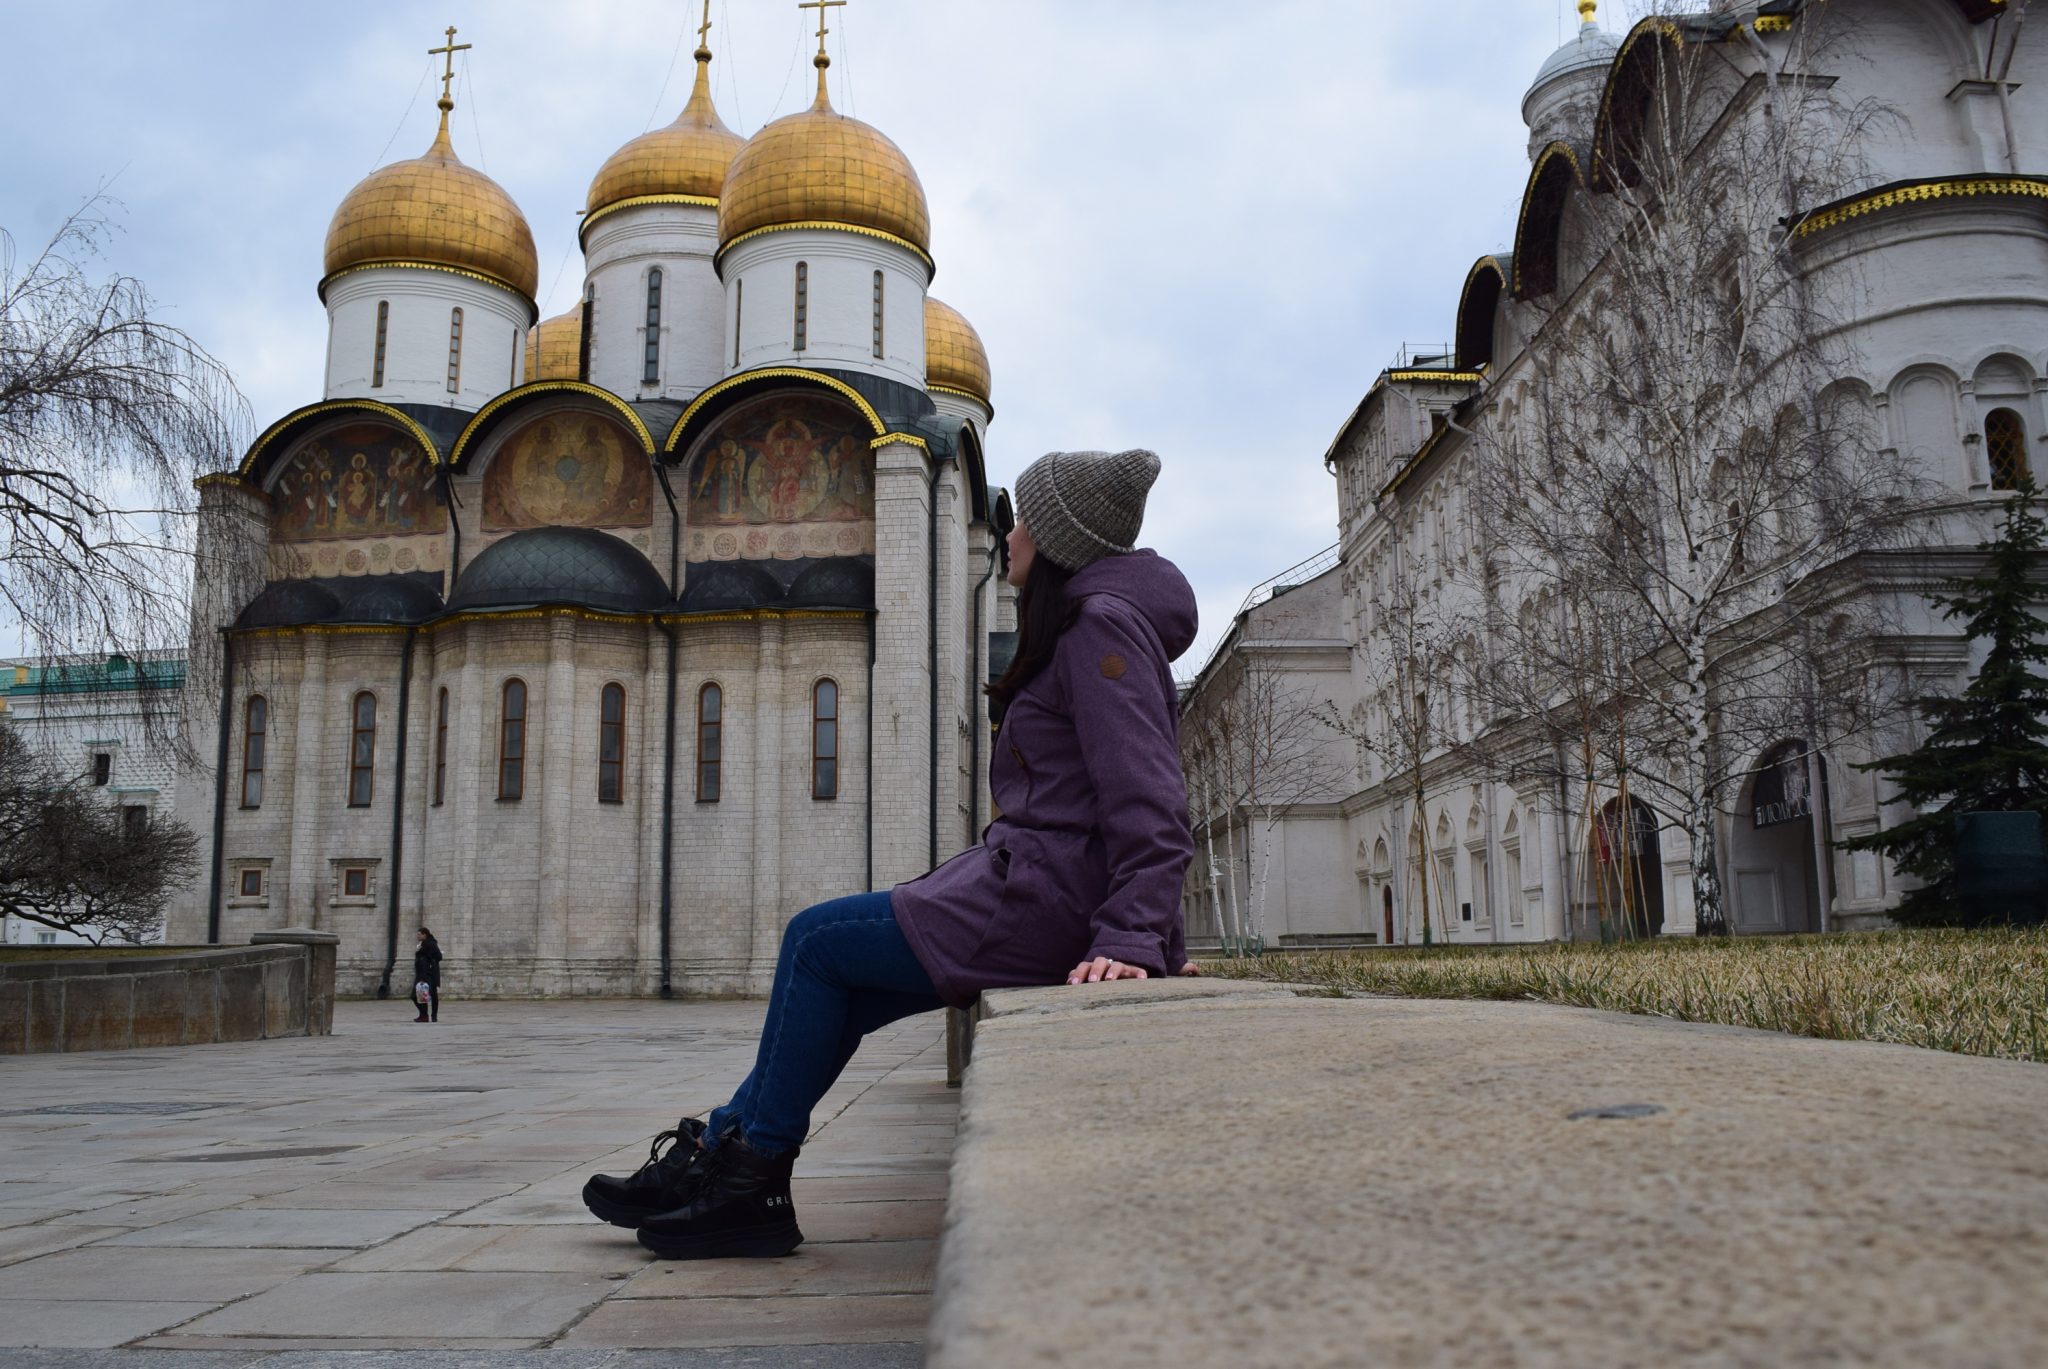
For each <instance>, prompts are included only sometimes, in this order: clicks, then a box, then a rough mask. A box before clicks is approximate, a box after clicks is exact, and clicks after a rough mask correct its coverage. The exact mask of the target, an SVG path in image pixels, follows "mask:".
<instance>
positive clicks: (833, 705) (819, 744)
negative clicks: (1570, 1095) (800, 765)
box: [811, 680, 839, 799]
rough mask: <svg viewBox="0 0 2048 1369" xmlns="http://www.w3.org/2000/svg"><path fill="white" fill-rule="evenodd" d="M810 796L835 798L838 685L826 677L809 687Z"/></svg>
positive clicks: (837, 783) (836, 790)
mask: <svg viewBox="0 0 2048 1369" xmlns="http://www.w3.org/2000/svg"><path fill="white" fill-rule="evenodd" d="M811 797H812V798H814V799H836V798H838V797H839V686H838V685H836V684H834V683H833V682H832V681H830V680H820V681H818V683H817V686H816V688H814V689H812V690H811Z"/></svg>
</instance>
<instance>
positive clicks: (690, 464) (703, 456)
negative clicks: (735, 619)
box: [677, 381, 882, 570]
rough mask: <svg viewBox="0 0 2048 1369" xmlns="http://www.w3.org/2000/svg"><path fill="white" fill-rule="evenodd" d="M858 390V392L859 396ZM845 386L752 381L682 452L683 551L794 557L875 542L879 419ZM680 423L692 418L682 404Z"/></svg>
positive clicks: (713, 556)
mask: <svg viewBox="0 0 2048 1369" xmlns="http://www.w3.org/2000/svg"><path fill="white" fill-rule="evenodd" d="M854 398H855V399H858V396H857V395H856V396H854ZM873 412H874V411H873V410H872V409H871V408H868V407H867V406H866V405H865V404H860V405H856V404H854V403H852V402H850V401H849V400H848V398H847V396H846V394H844V393H842V392H841V388H840V387H821V386H817V385H810V384H797V385H792V384H790V383H788V382H787V381H785V382H783V383H782V384H781V385H780V386H765V387H749V388H748V389H747V390H746V391H745V393H744V394H743V395H742V396H741V397H740V398H738V399H736V400H735V401H734V402H732V403H729V404H726V405H723V406H720V407H719V408H718V409H717V410H716V413H715V416H714V417H713V418H711V419H710V420H708V421H706V422H703V423H698V424H695V425H694V429H693V431H694V436H693V437H692V438H691V440H690V443H689V446H688V447H686V448H684V449H682V450H681V451H680V452H678V453H677V455H678V456H679V457H680V458H681V461H682V466H683V478H682V479H681V481H680V482H678V487H677V495H678V497H679V498H680V499H681V500H682V501H683V502H684V505H685V513H684V519H683V521H684V524H685V526H686V527H687V528H688V530H689V531H688V533H687V535H686V542H685V550H684V555H685V558H686V559H687V560H688V561H689V562H690V564H691V565H692V566H696V565H699V564H702V563H707V562H727V561H754V562H771V561H772V562H778V563H783V564H784V565H785V567H788V568H790V569H792V570H793V569H794V566H793V564H792V563H796V562H801V561H809V560H813V559H816V558H824V557H859V556H872V555H874V552H875V448H876V446H877V445H878V443H879V442H880V441H881V440H882V439H881V438H878V437H877V436H875V435H874V433H873V429H874V428H875V427H876V426H878V424H877V421H874V420H872V419H871V416H872V414H873ZM677 426H678V429H679V430H681V429H684V428H686V427H691V426H692V425H691V416H690V415H688V414H686V415H685V416H684V419H683V421H682V422H681V423H679V424H678V425H677Z"/></svg>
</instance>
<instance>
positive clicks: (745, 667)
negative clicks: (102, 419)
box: [169, 25, 1008, 997]
mask: <svg viewBox="0 0 2048 1369" xmlns="http://www.w3.org/2000/svg"><path fill="white" fill-rule="evenodd" d="M706 27H707V29H708V25H707V26H706ZM453 37H454V35H453V33H452V31H451V33H450V35H449V46H448V48H446V49H442V51H445V52H447V53H448V55H449V60H450V62H451V63H452V54H453V51H454V50H456V49H455V45H454V42H453ZM696 59H697V76H696V86H695V90H694V92H693V93H692V95H691V97H690V99H689V101H688V104H687V106H686V107H685V109H684V110H683V112H682V114H681V115H680V116H679V117H678V118H677V119H676V121H675V122H674V123H672V124H670V125H667V126H666V127H662V128H658V129H656V130H654V131H652V132H650V133H647V134H645V135H643V136H641V137H638V138H635V139H633V140H632V141H631V142H629V143H627V144H626V145H625V146H624V147H622V148H620V149H619V150H618V151H617V152H616V153H614V154H613V155H612V156H611V157H610V158H609V159H608V160H606V161H605V162H604V163H603V165H602V166H601V167H600V168H599V170H598V172H597V174H596V176H595V177H594V179H593V180H592V182H591V186H590V191H589V197H588V201H587V204H586V206H585V211H584V213H583V216H582V228H581V243H582V248H583V252H584V257H585V265H586V278H585V286H584V290H583V293H582V298H581V301H580V303H579V305H578V307H576V308H575V309H573V310H571V311H570V312H569V313H566V314H563V315H561V316H559V317H556V318H551V319H548V320H546V321H544V322H542V321H538V320H537V313H538V311H537V309H536V306H535V293H536V290H537V287H538V281H539V273H538V263H537V260H536V257H535V252H534V246H533V240H532V236H531V233H530V232H529V230H528V227H527V224H526V220H525V219H524V217H523V216H522V214H521V213H520V211H519V209H518V207H517V206H516V205H515V204H514V203H513V202H512V201H511V199H510V197H509V196H507V195H506V194H505V192H504V191H503V190H502V189H501V188H500V187H499V186H497V185H496V183H494V182H493V181H491V180H490V179H489V178H487V177H485V176H484V175H482V174H481V173H480V172H477V171H475V170H473V169H471V168H469V167H466V166H464V165H463V164H462V163H461V161H460V160H459V159H458V158H457V157H456V155H455V152H454V150H453V147H452V145H451V143H450V139H449V132H448V122H449V121H448V114H449V111H450V110H451V109H452V108H453V105H452V102H451V101H450V100H449V98H448V95H447V88H446V84H447V83H446V79H445V75H444V87H443V94H442V99H441V104H440V109H441V122H440V130H439V132H438V134H437V135H436V137H435V139H434V142H433V144H432V146H431V147H430V148H429V150H428V151H427V152H426V154H425V155H423V156H421V157H419V158H416V159H413V160H410V161H403V162H399V163H396V164H394V165H391V166H387V167H384V168H382V169H380V170H378V171H376V172H374V173H372V174H371V175H370V176H369V177H368V178H367V179H365V180H364V181H363V182H362V183H360V184H359V185H357V186H356V187H355V188H354V189H353V190H351V191H349V193H348V194H347V196H346V197H345V198H344V199H343V201H342V203H341V205H340V207H339V208H338V209H337V210H336V212H335V215H334V218H333V222H332V225H331V227H330V229H329V232H328V236H327V242H326V254H325V274H324V276H323V278H322V279H321V281H320V283H319V294H320V297H321V299H322V301H323V302H324V304H325V305H326V308H327V313H328V321H329V333H328V349H327V363H326V374H325V377H324V386H323V389H322V392H321V395H320V398H318V399H317V400H315V401H314V402H312V403H309V404H307V405H305V406H304V407H302V408H300V409H297V410H294V411H293V412H291V413H288V414H285V415H283V416H281V417H279V418H278V419H277V420H276V421H275V422H273V423H272V424H271V425H270V426H269V427H268V428H267V429H266V430H265V431H264V432H263V433H262V435H261V436H260V437H259V438H258V439H257V440H256V442H255V443H254V444H253V446H252V447H251V448H250V450H249V451H248V453H247V455H246V456H245V457H244V459H243V460H242V462H241V464H240V466H239V467H238V468H237V469H235V470H232V471H224V472H221V473H219V474H216V475H212V476H209V477H205V478H203V479H202V480H201V482H200V489H201V513H202V517H201V533H200V546H199V565H200V571H199V576H198V581H197V584H196V587H195V594H194V619H193V627H192V644H193V651H192V661H193V666H192V674H191V676H190V679H189V681H188V687H187V691H186V698H187V704H188V707H187V711H186V716H187V720H188V727H189V731H190V734H191V735H192V737H193V738H194V742H195V749H196V750H197V751H198V752H199V754H200V755H202V756H203V757H205V758H206V759H207V760H209V761H211V765H210V767H207V768H206V769H204V770H202V771H200V772H197V773H194V774H191V775H188V776H186V777H185V781H184V783H183V784H181V786H180V805H179V806H180V815H181V817H182V818H183V819H184V820H185V821H186V822H188V823H189V824H190V825H191V826H192V827H193V829H194V830H195V831H197V832H199V833H201V834H202V838H203V839H204V841H205V846H206V850H207V853H208V857H209V864H208V868H207V870H206V873H205V874H204V875H203V876H202V878H201V879H200V880H199V881H198V882H197V884H196V885H195V887H194V889H193V890H192V891H191V892H190V894H189V895H188V896H187V897H185V898H184V899H183V900H181V902H180V904H179V905H178V907H177V908H176V909H175V911H174V913H173V916H172V919H171V925H170V928H169V934H170V938H171V939H172V940H173V941H186V942H201V941H228V942H236V941H242V940H245V939H246V938H247V936H248V934H249V933H250V932H252V931H256V930H259V929H262V928H267V927H277V926H286V925H292V926H314V927H318V928H321V929H324V930H329V931H333V932H335V933H337V934H339V936H340V937H341V946H340V987H341V990H342V991H343V992H378V993H382V992H391V993H396V994H398V995H401V996H403V995H404V994H405V993H406V992H407V991H408V990H409V988H410V985H409V983H408V982H407V973H406V969H405V968H404V967H402V966H400V965H399V961H400V959H401V953H402V952H404V951H406V950H407V949H408V948H409V947H410V944H411V941H412V934H413V929H414V928H415V927H418V926H422V925H424V926H427V927H429V928H431V929H432V930H433V931H434V933H435V934H436V936H437V937H438V938H439V940H440V942H441V944H442V946H443V948H444V951H445V952H446V955H447V957H448V959H447V968H446V970H445V977H446V986H447V991H448V992H449V994H450V995H451V996H453V997H462V996H488V995H513V996H525V995H555V994H565V995H566V994H657V993H658V994H662V995H668V994H672V993H684V992H689V993H747V992H760V991H763V990H764V989H765V987H766V984H767V981H768V978H769V976H770V974H771V973H772V971H773V968H774V960H775V955H776V950H777V946H778V943H779V940H780V935H781V931H782V928H783V926H784V924H785V923H786V922H787V920H788V918H789V917H790V916H791V915H792V914H794V913H795V912H796V911H798V910H800V909H802V908H803V907H805V906H806V905H807V904H809V903H812V902H815V901H818V900H820V899H824V898H828V897H833V896H836V895H840V894H845V893H852V892H859V891H861V890H866V889H873V888H887V887H888V886H889V885H890V884H892V883H894V882H896V881H900V880H903V879H907V878H911V877H914V876H916V875H918V874H920V873H922V872H923V871H924V870H926V869H927V868H929V867H930V866H931V865H932V864H933V863H935V862H936V861H938V860H941V859H943V858H945V857H947V856H949V855H951V854H952V853H954V852H955V851H957V850H959V849H960V848H962V847H963V846H965V845H966V844H967V843H969V842H970V841H971V840H972V839H973V837H974V835H975V834H976V833H977V832H978V831H979V828H980V826H981V824H982V823H983V822H984V821H985V820H986V818H987V815H988V808H989V800H988V796H987V791H986V786H985V784H984V783H983V781H982V780H981V778H980V776H981V772H982V770H983V769H984V766H983V765H982V763H981V762H982V759H983V757H982V754H981V753H982V748H981V747H980V746H978V745H977V743H978V742H979V741H980V740H981V739H982V738H985V737H986V736H987V734H988V719H987V713H986V710H985V707H984V704H983V701H982V697H981V693H980V690H979V688H978V687H977V685H978V681H980V680H981V679H983V678H985V677H986V673H987V665H988V638H989V635H990V633H991V631H992V630H993V629H995V628H996V627H997V626H998V623H997V618H998V615H999V614H1003V613H1006V612H1008V605H1007V600H1006V599H1004V598H1001V597H999V587H1000V586H1001V576H1000V573H999V571H1000V568H999V565H998V561H999V558H1000V547H1001V541H1002V536H1003V534H1004V533H1005V532H1006V531H1007V521H1006V520H1007V517H1008V514H1007V507H1008V506H1007V498H1006V496H1004V495H1003V494H1002V492H1000V491H991V489H990V488H989V485H988V481H987V478H986V475H985V467H984V461H983V450H984V446H983V444H984V441H985V439H986V434H987V429H988V425H989V423H990V421H991V419H992V417H993V411H992V407H991V404H990V376H989V368H988V362H987V357H986V353H985V352H984V350H983V348H982V345H981V342H980V339H979V338H978V336H977V335H976V334H975V332H974V330H973V328H972V327H971V326H970V325H968V323H967V322H966V320H965V319H963V318H962V317H960V315H958V314H957V313H955V312H954V311H952V310H951V309H949V308H948V307H947V306H945V305H944V304H942V303H941V302H939V301H938V300H937V299H935V298H933V297H932V296H931V295H930V294H929V286H930V284H931V280H932V275H933V271H934V262H933V258H932V256H931V224H930V216H929V211H928V208H927V205H926V200H925V195H924V191H923V188H922V186H921V185H920V183H919V181H918V178H917V173H916V171H915V170H914V169H913V168H912V166H911V165H910V163H909V161H908V160H907V159H906V158H905V157H904V155H903V153H902V152H901V150H900V149H898V148H897V147H896V145H895V144H894V143H893V142H891V141H890V140H889V139H888V138H887V137H885V136H884V135H882V134H881V133H880V132H879V131H877V130H876V129H873V128H871V127H869V126H868V125H866V124H863V123H861V122H859V121H857V120H854V119H850V118H847V117H845V116H843V115H840V114H838V113H837V112H835V111H834V110H833V109H832V107H831V104H830V100H829V97H828V93H827V87H826V74H827V73H826V68H827V66H828V65H829V63H828V59H827V58H826V57H825V55H824V52H823V40H822V37H821V40H820V51H819V54H818V56H817V58H816V66H817V70H818V94H817V99H816V102H815V104H813V105H812V106H811V107H810V108H809V109H807V110H805V111H803V112H800V113H797V114H794V115H791V116H789V117H786V118H783V119H780V120H777V121H775V122H773V123H771V124H769V125H767V126H766V127H764V128H762V129H761V130H759V131H758V132H756V133H755V134H754V135H753V136H752V137H742V136H740V135H739V134H737V133H734V132H732V131H731V130H729V129H728V128H726V126H725V125H724V123H723V122H722V121H721V120H720V118H719V116H718V113H717V111H716V109H715V108H714V107H713V103H712V99H711V94H710V81H709V71H710V62H711V60H712V54H711V52H710V51H709V50H708V49H707V48H706V47H703V46H700V47H699V49H698V51H697V54H696ZM451 69H452V68H451Z"/></svg>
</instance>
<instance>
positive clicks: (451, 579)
mask: <svg viewBox="0 0 2048 1369" xmlns="http://www.w3.org/2000/svg"><path fill="white" fill-rule="evenodd" d="M434 473H435V474H436V475H438V476H439V477H440V481H441V506H442V507H443V508H445V509H447V510H448V531H449V533H450V534H451V536H452V537H453V539H454V546H453V547H452V548H450V550H449V552H448V589H447V593H445V594H443V595H442V596H441V597H442V598H444V599H445V598H447V597H448V595H449V594H453V593H454V592H455V577H456V576H458V575H460V574H462V520H461V519H460V518H458V517H456V515H455V485H454V483H453V482H452V481H451V480H450V479H449V476H448V463H447V462H445V461H437V462H435V463H434Z"/></svg>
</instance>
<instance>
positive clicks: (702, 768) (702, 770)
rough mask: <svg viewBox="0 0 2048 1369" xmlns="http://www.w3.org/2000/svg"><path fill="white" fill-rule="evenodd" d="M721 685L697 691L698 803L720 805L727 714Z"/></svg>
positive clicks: (710, 685)
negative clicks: (720, 689) (723, 709)
mask: <svg viewBox="0 0 2048 1369" xmlns="http://www.w3.org/2000/svg"><path fill="white" fill-rule="evenodd" d="M722 702H723V701H722V698H721V695H720V691H719V688H718V686H717V685H715V684H708V685H705V686H704V687H703V688H702V689H700V690H698V691H697V802H699V803H717V802H718V762H719V758H720V757H721V756H722V755H723V754H724V751H723V745H724V740H725V739H724V735H723V734H724V730H725V725H724V713H723V711H722Z"/></svg>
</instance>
